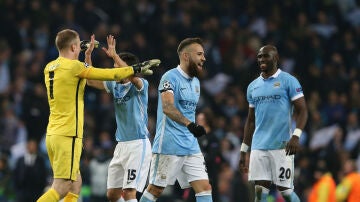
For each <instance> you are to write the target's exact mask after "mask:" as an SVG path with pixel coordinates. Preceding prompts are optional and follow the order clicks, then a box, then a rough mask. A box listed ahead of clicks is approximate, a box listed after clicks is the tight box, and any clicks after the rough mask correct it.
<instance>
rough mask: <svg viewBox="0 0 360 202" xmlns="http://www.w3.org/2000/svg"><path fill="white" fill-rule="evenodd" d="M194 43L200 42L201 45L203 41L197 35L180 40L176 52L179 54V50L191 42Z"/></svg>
mask: <svg viewBox="0 0 360 202" xmlns="http://www.w3.org/2000/svg"><path fill="white" fill-rule="evenodd" d="M194 43H197V44H200V45H201V46H203V41H202V39H201V38H199V37H195V38H186V39H184V40H182V41H181V42H180V44H179V46H178V49H177V53H178V55H180V52H181V51H182V50H183V49H184V48H185V47H187V46H189V45H191V44H194Z"/></svg>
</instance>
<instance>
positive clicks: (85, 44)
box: [80, 40, 100, 51]
mask: <svg viewBox="0 0 360 202" xmlns="http://www.w3.org/2000/svg"><path fill="white" fill-rule="evenodd" d="M99 46H100V42H98V41H96V40H95V41H94V48H99ZM89 47H90V41H87V40H83V41H80V48H81V51H86V49H88V48H89Z"/></svg>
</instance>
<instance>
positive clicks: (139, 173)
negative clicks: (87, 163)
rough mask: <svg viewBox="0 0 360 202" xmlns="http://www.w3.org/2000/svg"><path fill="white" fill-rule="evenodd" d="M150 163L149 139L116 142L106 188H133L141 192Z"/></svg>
mask: <svg viewBox="0 0 360 202" xmlns="http://www.w3.org/2000/svg"><path fill="white" fill-rule="evenodd" d="M150 161H151V143H150V141H149V139H140V140H132V141H126V142H118V143H117V145H116V148H115V151H114V156H113V158H112V159H111V162H110V165H109V169H108V179H107V188H108V189H110V188H123V189H126V188H135V189H136V190H137V191H139V192H143V190H144V188H145V185H146V182H147V177H148V173H149V168H150Z"/></svg>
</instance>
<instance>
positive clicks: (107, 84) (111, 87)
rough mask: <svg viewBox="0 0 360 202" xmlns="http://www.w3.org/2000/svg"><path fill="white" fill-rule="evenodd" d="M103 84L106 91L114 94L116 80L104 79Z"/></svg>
mask: <svg viewBox="0 0 360 202" xmlns="http://www.w3.org/2000/svg"><path fill="white" fill-rule="evenodd" d="M103 84H104V88H105V90H106V92H107V93H110V94H113V92H114V86H115V84H116V81H104V82H103Z"/></svg>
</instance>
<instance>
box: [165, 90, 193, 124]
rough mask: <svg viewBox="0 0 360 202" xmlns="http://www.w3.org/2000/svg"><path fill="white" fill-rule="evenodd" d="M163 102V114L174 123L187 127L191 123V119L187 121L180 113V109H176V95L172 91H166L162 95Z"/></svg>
mask: <svg viewBox="0 0 360 202" xmlns="http://www.w3.org/2000/svg"><path fill="white" fill-rule="evenodd" d="M161 100H162V107H163V112H164V114H165V115H166V116H168V117H169V118H170V119H172V120H173V121H176V122H178V123H180V124H183V125H185V126H187V125H189V123H191V121H190V120H189V119H187V118H186V117H185V116H184V115H182V114H181V113H180V111H179V110H178V109H176V107H175V105H174V94H173V93H172V92H171V91H165V92H163V93H161Z"/></svg>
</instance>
